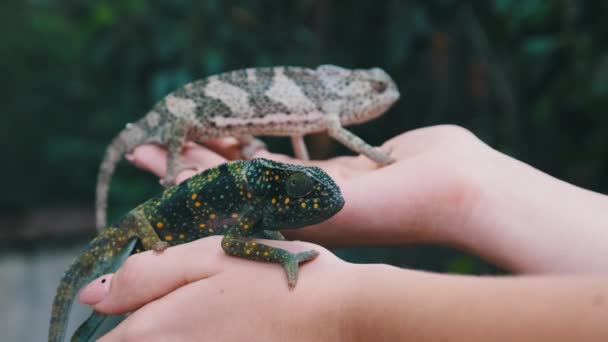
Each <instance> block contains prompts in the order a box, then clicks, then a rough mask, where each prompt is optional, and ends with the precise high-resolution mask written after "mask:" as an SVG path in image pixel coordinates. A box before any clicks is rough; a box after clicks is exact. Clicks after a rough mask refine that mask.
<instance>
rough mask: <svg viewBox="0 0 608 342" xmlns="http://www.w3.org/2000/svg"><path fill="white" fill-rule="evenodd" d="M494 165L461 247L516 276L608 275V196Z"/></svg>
mask: <svg viewBox="0 0 608 342" xmlns="http://www.w3.org/2000/svg"><path fill="white" fill-rule="evenodd" d="M493 161H494V163H493V164H492V170H491V171H490V172H486V173H485V177H480V180H479V193H480V195H479V199H478V200H477V204H476V205H475V206H474V207H473V208H472V210H471V216H470V217H469V219H468V220H467V222H466V224H464V225H463V226H462V230H461V231H458V232H452V238H453V240H454V241H456V243H457V244H459V245H461V246H464V248H467V249H469V250H471V251H472V252H474V253H475V254H478V255H481V256H482V257H484V258H486V259H489V260H492V261H494V262H496V263H497V264H500V265H502V266H504V267H506V268H508V269H510V270H512V271H517V272H542V273H547V272H552V273H563V272H568V273H572V272H608V196H604V195H601V194H598V193H594V192H591V191H587V190H585V189H582V188H579V187H576V186H573V185H571V184H568V183H565V182H562V181H560V180H558V179H555V178H553V177H551V176H549V175H547V174H545V173H542V172H540V171H538V170H536V169H534V168H532V167H530V166H528V165H526V164H523V163H520V162H519V161H516V160H514V159H512V158H509V157H507V156H504V155H501V154H498V153H497V156H496V158H495V159H494V160H493ZM454 233H455V234H454Z"/></svg>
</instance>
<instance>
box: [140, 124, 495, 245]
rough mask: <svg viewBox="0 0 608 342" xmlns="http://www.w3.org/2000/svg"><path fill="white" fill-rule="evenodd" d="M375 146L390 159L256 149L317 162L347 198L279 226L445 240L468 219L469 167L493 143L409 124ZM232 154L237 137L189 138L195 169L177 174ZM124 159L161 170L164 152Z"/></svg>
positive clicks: (339, 238) (313, 235) (363, 237)
mask: <svg viewBox="0 0 608 342" xmlns="http://www.w3.org/2000/svg"><path fill="white" fill-rule="evenodd" d="M381 148H382V149H384V150H390V151H391V156H392V157H393V158H395V159H396V162H395V163H394V164H391V165H388V166H385V167H381V168H380V167H378V166H377V165H376V164H375V163H374V162H372V161H370V160H369V159H367V158H366V157H364V156H356V157H350V156H349V157H337V158H333V159H330V160H323V161H309V162H304V161H301V160H298V159H294V158H290V157H288V156H285V155H281V154H275V153H270V152H268V151H266V150H261V151H258V152H257V153H256V155H255V157H264V158H269V159H274V160H278V161H282V162H287V163H295V164H306V165H315V166H319V167H321V168H323V169H324V170H325V171H327V172H328V173H329V174H330V175H331V176H332V177H333V178H334V179H335V180H336V182H337V183H338V185H340V187H341V189H342V192H343V195H344V197H345V199H346V205H345V207H344V209H343V210H342V211H341V212H339V213H338V214H337V215H336V216H334V217H333V218H331V219H330V220H328V221H326V222H323V223H321V224H318V225H316V226H311V227H307V228H303V229H298V230H297V231H286V232H284V233H285V234H286V235H287V236H288V237H290V238H295V239H306V240H309V241H314V242H318V243H323V244H326V245H327V244H329V245H358V244H363V243H365V244H368V245H369V244H376V245H382V244H384V245H386V244H403V243H407V242H435V243H447V242H448V241H449V240H450V238H449V234H450V232H451V231H453V230H454V229H456V230H458V229H459V225H461V224H463V223H464V222H465V221H466V220H467V214H468V213H469V212H470V207H471V206H473V205H474V203H475V200H476V195H477V192H476V188H475V186H474V185H475V184H476V183H475V182H474V177H475V173H477V171H479V169H483V168H484V163H485V162H487V159H488V155H490V154H491V153H490V151H492V150H491V149H490V148H488V147H487V146H486V145H485V144H483V143H482V142H480V141H479V140H478V139H477V138H476V137H475V136H474V135H473V134H471V133H470V132H468V131H466V130H464V129H462V128H459V127H455V126H437V127H431V128H424V129H418V130H414V131H410V132H407V133H404V134H401V135H399V136H397V137H395V138H393V139H391V140H388V141H387V142H386V143H385V144H383V145H382V147H381ZM239 158H241V156H240V153H239V145H238V142H237V141H236V139H232V138H227V139H220V140H214V141H209V142H207V143H206V147H204V146H200V145H196V144H189V145H188V146H187V147H186V148H185V149H184V151H183V155H182V161H183V163H184V164H186V165H196V166H198V169H197V170H186V171H183V172H181V173H180V175H179V176H178V181H182V180H184V179H186V178H188V177H190V176H192V175H193V174H194V173H196V172H199V171H201V170H203V169H206V168H209V167H213V166H216V165H218V164H221V163H223V162H226V160H232V159H239ZM129 159H130V160H131V161H132V162H133V163H135V164H136V165H137V166H139V167H141V168H143V169H146V170H149V171H151V172H153V173H154V174H156V175H157V176H159V177H163V176H164V173H165V163H166V152H165V150H164V149H162V148H161V147H158V146H155V145H143V146H140V147H138V148H136V149H135V150H134V151H133V153H132V154H131V155H130V156H129Z"/></svg>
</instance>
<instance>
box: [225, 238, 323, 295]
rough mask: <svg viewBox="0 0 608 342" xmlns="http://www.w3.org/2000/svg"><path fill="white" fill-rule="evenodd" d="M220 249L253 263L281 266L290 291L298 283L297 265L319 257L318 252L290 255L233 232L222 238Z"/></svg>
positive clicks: (282, 250) (287, 252)
mask: <svg viewBox="0 0 608 342" xmlns="http://www.w3.org/2000/svg"><path fill="white" fill-rule="evenodd" d="M236 232H238V231H236ZM222 249H223V250H224V252H226V254H228V255H232V256H236V257H241V258H245V259H249V260H255V261H264V262H276V263H279V264H281V265H283V268H284V269H285V272H286V273H287V284H288V285H289V288H290V289H293V288H294V287H295V286H296V283H297V282H298V273H299V264H300V263H302V262H305V261H308V260H312V259H314V258H315V257H316V256H317V255H319V252H317V251H315V250H309V251H306V252H301V253H291V252H289V251H286V250H284V249H282V248H277V247H271V246H268V245H265V244H263V243H259V242H255V241H253V240H252V239H251V238H249V237H244V236H239V234H238V233H235V231H231V232H228V234H227V235H225V236H224V238H223V239H222Z"/></svg>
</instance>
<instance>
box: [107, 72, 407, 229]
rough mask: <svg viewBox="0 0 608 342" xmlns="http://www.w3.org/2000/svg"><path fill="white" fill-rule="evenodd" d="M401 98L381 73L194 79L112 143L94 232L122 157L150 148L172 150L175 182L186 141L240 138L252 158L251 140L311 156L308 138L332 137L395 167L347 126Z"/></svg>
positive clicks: (169, 180) (170, 179)
mask: <svg viewBox="0 0 608 342" xmlns="http://www.w3.org/2000/svg"><path fill="white" fill-rule="evenodd" d="M397 99H399V91H398V90H397V86H396V85H395V82H393V80H392V79H391V77H390V76H389V75H388V74H387V73H386V72H384V71H383V70H382V69H380V68H371V69H345V68H341V67H338V66H334V65H321V66H318V67H317V68H315V69H309V68H302V67H289V66H277V67H268V68H249V69H241V70H234V71H230V72H226V73H222V74H218V75H213V76H209V77H207V78H204V79H201V80H198V81H194V82H191V83H188V84H186V85H185V86H183V87H181V88H179V89H177V90H175V91H173V92H172V93H170V94H168V95H167V96H166V97H165V98H164V99H162V100H161V101H159V102H158V103H157V104H156V105H155V106H154V107H153V108H152V110H151V111H150V112H148V113H147V114H146V115H145V116H144V117H143V118H141V119H140V120H138V121H136V122H133V123H130V124H127V126H126V128H125V129H124V130H123V131H122V132H120V133H119V134H118V135H117V136H116V138H114V140H113V141H112V142H111V144H110V145H109V146H108V148H107V150H106V153H105V156H104V159H103V161H102V163H101V165H100V167H99V176H98V179H97V189H96V201H95V216H96V219H95V221H96V227H97V229H98V230H101V229H103V228H104V227H105V225H106V208H107V197H108V190H109V187H110V180H111V177H112V173H113V172H114V169H115V167H116V165H117V163H118V162H119V161H120V160H121V159H122V158H123V156H124V155H125V154H126V153H128V152H129V151H131V150H132V149H133V148H135V147H136V146H137V145H141V144H144V143H154V144H160V145H163V146H166V147H167V151H168V158H167V173H166V176H165V178H164V179H163V181H162V183H163V185H165V186H170V185H173V184H174V182H175V177H176V175H177V174H178V173H179V171H180V169H183V168H186V167H188V165H181V164H180V162H179V155H180V151H181V149H182V146H183V144H184V142H185V141H196V142H200V141H203V140H205V139H210V138H219V137H226V136H234V137H236V138H237V139H239V141H240V142H241V144H242V151H243V156H244V157H245V158H246V159H248V158H250V157H251V155H252V154H253V152H254V151H255V150H256V148H258V147H260V146H263V143H262V142H261V141H259V140H257V139H255V138H254V137H253V136H257V135H264V136H288V137H291V142H292V145H293V149H294V152H295V155H296V157H297V158H299V159H308V152H307V149H306V145H305V144H304V140H303V136H304V135H306V134H310V133H315V132H322V131H327V133H328V134H329V135H330V136H331V137H332V138H334V139H336V140H337V141H339V142H340V143H342V144H344V145H345V146H346V147H348V148H350V149H351V150H353V151H355V152H357V153H360V154H363V155H365V156H367V157H369V158H370V159H371V160H373V161H375V162H377V163H379V164H381V165H384V164H389V163H391V162H393V158H391V157H390V156H389V155H388V151H380V150H378V149H376V148H374V147H372V146H370V145H369V144H367V143H366V142H365V141H363V140H362V139H361V138H359V137H357V136H356V135H354V134H353V133H351V132H350V131H348V130H346V129H345V128H344V127H343V126H346V125H351V124H357V123H362V122H365V121H368V120H371V119H373V118H376V117H378V116H379V115H381V114H382V113H384V112H385V111H386V110H387V109H388V108H390V107H391V105H392V104H393V103H394V102H395V101H397Z"/></svg>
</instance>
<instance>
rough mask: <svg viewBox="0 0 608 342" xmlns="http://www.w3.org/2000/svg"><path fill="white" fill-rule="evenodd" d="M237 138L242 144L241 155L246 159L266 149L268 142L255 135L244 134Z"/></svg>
mask: <svg viewBox="0 0 608 342" xmlns="http://www.w3.org/2000/svg"><path fill="white" fill-rule="evenodd" d="M237 140H238V141H239V144H240V145H241V155H242V156H243V158H245V159H251V158H253V155H254V154H255V153H256V152H257V151H259V150H264V149H266V144H265V143H264V142H263V141H262V140H260V139H258V138H256V137H254V136H253V135H243V136H240V137H237Z"/></svg>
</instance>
